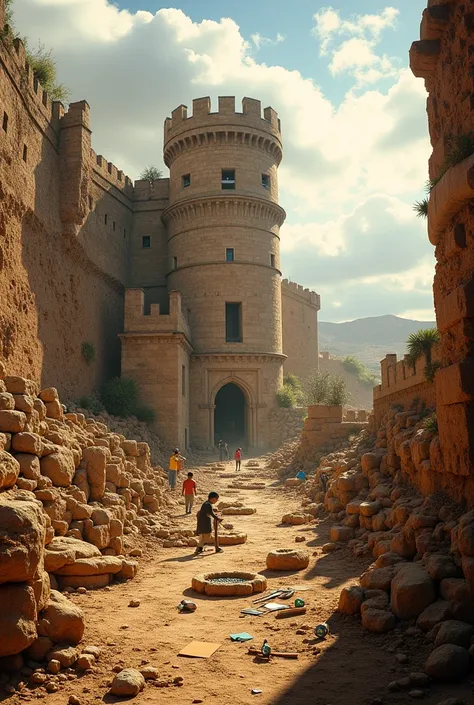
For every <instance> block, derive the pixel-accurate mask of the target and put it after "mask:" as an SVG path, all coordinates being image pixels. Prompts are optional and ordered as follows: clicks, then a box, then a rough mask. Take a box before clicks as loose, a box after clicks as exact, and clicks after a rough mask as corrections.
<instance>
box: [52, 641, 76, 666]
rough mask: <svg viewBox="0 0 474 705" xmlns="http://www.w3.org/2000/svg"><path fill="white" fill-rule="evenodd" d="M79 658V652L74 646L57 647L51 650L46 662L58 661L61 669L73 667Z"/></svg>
mask: <svg viewBox="0 0 474 705" xmlns="http://www.w3.org/2000/svg"><path fill="white" fill-rule="evenodd" d="M78 656H79V651H78V650H77V649H76V648H74V646H66V645H59V646H56V647H55V648H54V649H52V650H51V651H50V652H49V653H48V654H47V655H46V660H47V661H59V663H60V664H61V667H62V668H70V667H71V666H73V665H74V664H75V663H76V661H77V658H78Z"/></svg>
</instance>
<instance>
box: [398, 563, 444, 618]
mask: <svg viewBox="0 0 474 705" xmlns="http://www.w3.org/2000/svg"><path fill="white" fill-rule="evenodd" d="M435 600H436V594H435V589H434V583H433V581H432V580H431V578H430V576H429V575H428V573H427V572H426V571H425V570H424V569H423V568H422V567H421V566H420V565H418V564H417V563H407V565H402V566H401V567H400V568H399V569H398V572H397V574H396V575H395V577H394V579H393V580H392V585H391V608H392V612H393V613H394V614H395V615H396V616H397V617H398V618H399V619H413V618H414V617H418V616H419V615H420V614H421V613H422V612H423V610H425V609H426V608H427V607H428V605H430V604H432V603H433V602H434V601H435Z"/></svg>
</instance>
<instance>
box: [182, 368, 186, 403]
mask: <svg viewBox="0 0 474 705" xmlns="http://www.w3.org/2000/svg"><path fill="white" fill-rule="evenodd" d="M181 391H182V394H183V397H185V396H186V367H185V366H184V365H181Z"/></svg>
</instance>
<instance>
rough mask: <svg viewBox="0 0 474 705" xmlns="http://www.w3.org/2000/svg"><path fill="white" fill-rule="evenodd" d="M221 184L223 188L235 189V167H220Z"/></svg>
mask: <svg viewBox="0 0 474 705" xmlns="http://www.w3.org/2000/svg"><path fill="white" fill-rule="evenodd" d="M221 184H222V188H223V189H225V190H228V189H235V169H222V178H221Z"/></svg>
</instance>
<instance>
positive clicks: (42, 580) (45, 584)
mask: <svg viewBox="0 0 474 705" xmlns="http://www.w3.org/2000/svg"><path fill="white" fill-rule="evenodd" d="M30 585H31V587H32V588H33V592H34V594H35V600H36V611H37V612H38V614H39V613H40V612H41V610H43V609H45V607H46V606H47V604H48V602H49V598H50V595H51V583H50V580H49V574H48V573H47V572H46V570H43V568H42V567H41V568H39V569H38V571H37V572H36V575H35V576H34V577H33V580H32V581H31V582H30Z"/></svg>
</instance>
